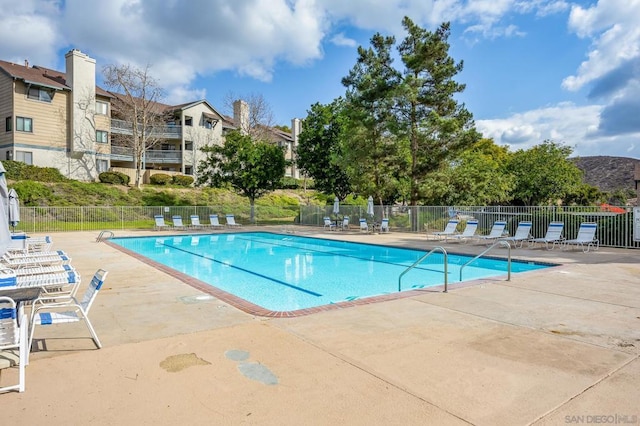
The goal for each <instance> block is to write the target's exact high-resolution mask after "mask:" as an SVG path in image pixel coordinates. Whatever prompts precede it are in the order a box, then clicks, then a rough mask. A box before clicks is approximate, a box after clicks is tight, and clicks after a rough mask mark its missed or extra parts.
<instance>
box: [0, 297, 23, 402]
mask: <svg viewBox="0 0 640 426" xmlns="http://www.w3.org/2000/svg"><path fill="white" fill-rule="evenodd" d="M20 311H21V310H20V309H18V307H17V305H16V302H15V301H14V300H13V299H11V298H10V297H4V296H1V297H0V370H3V369H5V368H14V367H17V368H18V380H17V382H18V383H16V384H12V385H6V386H2V387H0V392H7V391H12V390H17V391H18V392H24V389H25V366H26V365H27V363H28V362H29V346H28V334H27V326H28V322H27V316H26V315H25V314H21V313H20Z"/></svg>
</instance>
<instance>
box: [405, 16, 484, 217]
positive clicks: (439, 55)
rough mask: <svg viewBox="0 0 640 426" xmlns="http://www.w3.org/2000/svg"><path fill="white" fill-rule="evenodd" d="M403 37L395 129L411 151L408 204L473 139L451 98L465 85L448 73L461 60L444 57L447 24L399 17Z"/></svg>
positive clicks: (469, 122) (467, 117) (468, 120)
mask: <svg viewBox="0 0 640 426" xmlns="http://www.w3.org/2000/svg"><path fill="white" fill-rule="evenodd" d="M402 25H403V26H404V28H405V30H406V31H407V33H408V35H407V37H406V38H405V39H404V40H403V42H402V43H401V44H400V46H399V48H398V51H399V52H400V55H401V58H402V62H403V64H404V66H405V70H404V72H403V76H404V79H403V82H402V83H403V84H402V86H401V88H400V89H401V91H400V92H399V96H398V111H399V114H398V117H399V130H400V132H402V133H403V134H405V135H407V138H408V140H409V146H410V148H409V150H410V155H411V161H410V168H409V179H410V203H411V204H412V205H416V204H418V202H419V201H420V199H421V198H422V195H423V194H422V192H421V188H423V186H422V184H421V181H422V180H423V179H424V178H425V177H426V176H427V175H428V174H429V173H431V172H434V171H436V170H438V169H440V168H441V166H442V165H443V164H444V163H445V162H446V161H447V160H448V159H451V158H453V157H454V156H455V155H456V154H458V153H460V152H462V151H463V150H464V149H465V148H467V147H469V146H470V145H471V144H473V143H474V142H475V141H476V140H478V139H479V134H478V133H477V132H476V131H475V129H474V123H473V117H472V115H471V113H470V112H469V111H467V109H466V108H465V107H464V105H460V104H458V103H457V101H456V100H455V98H454V96H455V95H456V94H457V93H461V92H462V91H464V89H465V85H464V84H460V83H457V82H456V81H455V80H454V77H455V76H456V75H457V74H458V73H460V72H461V71H462V67H463V63H462V61H460V62H458V63H456V62H455V61H454V60H453V58H451V57H450V56H449V43H448V39H449V35H450V25H449V23H443V24H441V25H440V27H439V28H438V29H437V30H436V31H434V32H429V31H427V30H425V29H423V28H420V27H418V26H417V25H415V24H414V23H413V22H412V21H411V19H409V18H408V17H405V18H404V19H403V21H402Z"/></svg>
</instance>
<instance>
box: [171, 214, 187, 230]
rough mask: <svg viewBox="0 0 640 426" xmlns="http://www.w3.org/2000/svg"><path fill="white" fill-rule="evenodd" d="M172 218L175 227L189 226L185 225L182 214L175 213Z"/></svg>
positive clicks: (183, 227)
mask: <svg viewBox="0 0 640 426" xmlns="http://www.w3.org/2000/svg"><path fill="white" fill-rule="evenodd" d="M171 220H172V221H173V228H174V229H186V228H187V227H186V226H184V223H183V222H182V216H180V215H173V216H172V217H171Z"/></svg>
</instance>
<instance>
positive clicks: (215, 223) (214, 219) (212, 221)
mask: <svg viewBox="0 0 640 426" xmlns="http://www.w3.org/2000/svg"><path fill="white" fill-rule="evenodd" d="M209 226H210V227H212V228H224V225H222V224H221V223H220V220H219V219H218V215H217V214H210V215H209Z"/></svg>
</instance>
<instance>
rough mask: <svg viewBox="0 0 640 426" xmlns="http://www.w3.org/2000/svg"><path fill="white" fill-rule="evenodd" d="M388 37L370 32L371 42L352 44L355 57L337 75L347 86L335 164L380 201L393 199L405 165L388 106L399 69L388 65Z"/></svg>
mask: <svg viewBox="0 0 640 426" xmlns="http://www.w3.org/2000/svg"><path fill="white" fill-rule="evenodd" d="M394 44H395V38H394V37H384V36H382V35H380V34H379V33H378V34H375V35H374V36H373V37H372V38H371V47H370V48H368V49H365V48H363V47H362V46H360V47H359V48H358V60H357V62H356V64H355V65H354V67H353V68H352V69H351V70H350V71H349V74H348V75H347V76H346V77H344V78H343V79H342V84H343V85H344V86H345V87H347V93H346V100H347V104H346V108H345V116H346V118H347V120H346V122H345V127H346V131H345V135H347V136H345V137H344V138H342V152H343V156H342V157H341V159H340V164H341V166H342V168H343V169H344V170H346V171H347V174H348V175H349V177H350V179H351V181H352V183H353V185H354V188H355V189H356V190H357V191H358V192H360V193H363V194H369V195H372V196H373V197H374V199H376V200H378V201H379V202H380V203H381V204H382V203H384V202H385V201H387V202H393V201H395V198H396V197H397V196H398V195H399V194H398V192H399V191H400V188H402V186H401V184H400V181H399V176H400V171H401V170H403V169H405V168H406V164H405V161H404V159H403V156H402V155H400V153H401V152H402V144H399V143H398V139H397V138H396V137H394V134H393V131H394V129H395V127H396V123H395V118H396V117H395V115H394V107H395V103H396V95H397V91H398V88H399V85H400V83H401V75H400V72H399V71H398V70H396V69H395V68H393V57H392V54H391V49H392V47H393V46H394Z"/></svg>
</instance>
